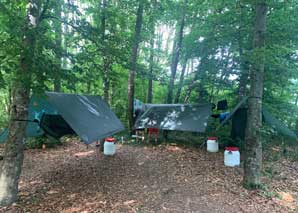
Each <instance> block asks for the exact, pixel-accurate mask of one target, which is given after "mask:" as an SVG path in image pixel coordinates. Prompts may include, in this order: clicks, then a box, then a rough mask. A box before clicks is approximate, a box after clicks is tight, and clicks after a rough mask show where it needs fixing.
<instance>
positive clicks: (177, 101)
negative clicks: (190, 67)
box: [175, 60, 187, 103]
mask: <svg viewBox="0 0 298 213" xmlns="http://www.w3.org/2000/svg"><path fill="white" fill-rule="evenodd" d="M186 66H187V60H185V61H184V63H183V65H182V71H181V75H180V81H179V85H178V90H177V93H176V98H175V103H179V101H180V96H181V91H182V87H183V84H184V75H185V70H186Z"/></svg>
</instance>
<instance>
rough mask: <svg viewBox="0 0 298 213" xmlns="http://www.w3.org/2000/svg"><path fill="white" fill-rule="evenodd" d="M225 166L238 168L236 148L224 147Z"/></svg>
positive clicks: (238, 153) (237, 149)
mask: <svg viewBox="0 0 298 213" xmlns="http://www.w3.org/2000/svg"><path fill="white" fill-rule="evenodd" d="M224 164H225V166H230V167H234V166H240V152H239V148H238V147H233V146H230V147H226V148H225V153H224Z"/></svg>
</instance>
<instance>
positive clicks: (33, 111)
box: [0, 96, 58, 143]
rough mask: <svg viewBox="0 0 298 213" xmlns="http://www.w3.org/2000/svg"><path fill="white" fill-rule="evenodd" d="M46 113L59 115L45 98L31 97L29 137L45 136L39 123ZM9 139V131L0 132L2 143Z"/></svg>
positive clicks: (0, 141)
mask: <svg viewBox="0 0 298 213" xmlns="http://www.w3.org/2000/svg"><path fill="white" fill-rule="evenodd" d="M44 113H46V114H50V115H57V114H58V111H57V110H56V109H55V108H54V107H53V106H52V105H51V104H50V103H49V102H48V101H47V100H46V98H45V97H35V96H33V97H31V99H30V103H29V114H28V121H29V122H27V128H26V136H27V137H36V136H40V135H43V134H44V131H43V130H42V128H40V126H39V123H38V122H39V121H40V119H41V117H42V115H43V114H44ZM34 121H37V122H34ZM7 137H8V129H4V130H3V131H0V143H4V142H5V141H6V139H7Z"/></svg>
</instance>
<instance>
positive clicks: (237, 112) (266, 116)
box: [216, 97, 297, 140]
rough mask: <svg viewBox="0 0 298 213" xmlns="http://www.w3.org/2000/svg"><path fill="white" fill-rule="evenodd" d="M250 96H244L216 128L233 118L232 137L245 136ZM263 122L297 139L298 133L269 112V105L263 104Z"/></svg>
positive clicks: (284, 134) (282, 133) (240, 137)
mask: <svg viewBox="0 0 298 213" xmlns="http://www.w3.org/2000/svg"><path fill="white" fill-rule="evenodd" d="M247 99H248V97H244V98H243V99H242V100H241V101H240V102H239V103H238V104H237V106H236V107H235V108H234V109H233V110H232V111H231V113H230V114H229V115H227V117H226V118H225V119H224V121H223V122H222V123H221V124H220V125H219V126H218V127H217V129H216V130H219V129H220V128H221V127H222V126H224V125H225V124H226V123H227V122H228V121H229V120H230V119H232V131H231V137H232V138H233V139H237V138H239V139H241V140H244V138H245V128H246V121H247V111H248V109H247V106H245V103H246V101H247ZM262 116H263V122H265V123H267V124H268V125H270V126H271V127H273V128H274V129H275V130H276V131H277V132H278V133H279V134H281V135H283V136H286V137H290V138H294V139H297V135H296V134H295V132H293V131H292V130H290V129H289V128H288V127H287V126H286V125H285V124H284V123H283V122H281V121H279V120H278V119H277V118H275V117H274V116H273V115H272V114H270V113H269V111H268V110H267V107H266V106H264V105H263V109H262Z"/></svg>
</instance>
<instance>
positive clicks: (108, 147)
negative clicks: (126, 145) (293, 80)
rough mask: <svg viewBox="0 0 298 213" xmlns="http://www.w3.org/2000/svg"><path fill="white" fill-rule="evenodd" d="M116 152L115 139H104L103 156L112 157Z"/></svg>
mask: <svg viewBox="0 0 298 213" xmlns="http://www.w3.org/2000/svg"><path fill="white" fill-rule="evenodd" d="M115 152H116V145H115V138H106V139H105V142H104V148H103V154H104V155H114V154H115Z"/></svg>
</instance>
